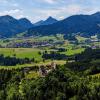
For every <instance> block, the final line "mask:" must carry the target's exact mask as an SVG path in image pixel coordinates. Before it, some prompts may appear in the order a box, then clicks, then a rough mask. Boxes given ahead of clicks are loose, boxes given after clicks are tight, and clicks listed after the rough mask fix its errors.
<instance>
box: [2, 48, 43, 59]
mask: <svg viewBox="0 0 100 100" xmlns="http://www.w3.org/2000/svg"><path fill="white" fill-rule="evenodd" d="M39 51H41V50H40V49H35V48H0V54H3V55H4V56H10V57H12V56H14V55H16V57H17V58H35V60H37V61H41V60H42V57H41V55H39V53H38V52H39Z"/></svg>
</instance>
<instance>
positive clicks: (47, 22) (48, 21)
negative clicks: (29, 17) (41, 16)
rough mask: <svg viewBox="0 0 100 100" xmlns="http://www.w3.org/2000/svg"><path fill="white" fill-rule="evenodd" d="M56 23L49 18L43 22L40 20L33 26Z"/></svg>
mask: <svg viewBox="0 0 100 100" xmlns="http://www.w3.org/2000/svg"><path fill="white" fill-rule="evenodd" d="M56 22H58V21H57V20H56V19H54V18H52V17H51V16H50V17H48V18H47V19H46V20H45V21H43V20H41V21H39V22H37V23H35V24H34V25H35V26H41V25H50V24H54V23H56Z"/></svg>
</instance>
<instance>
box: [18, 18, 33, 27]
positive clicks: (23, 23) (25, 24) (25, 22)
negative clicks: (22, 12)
mask: <svg viewBox="0 0 100 100" xmlns="http://www.w3.org/2000/svg"><path fill="white" fill-rule="evenodd" d="M19 23H20V25H21V26H23V27H24V28H25V29H29V28H32V27H33V24H32V23H31V22H30V21H29V20H28V19H26V18H21V19H19Z"/></svg>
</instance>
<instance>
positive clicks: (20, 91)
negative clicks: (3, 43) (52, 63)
mask: <svg viewBox="0 0 100 100" xmlns="http://www.w3.org/2000/svg"><path fill="white" fill-rule="evenodd" d="M97 53H98V54H97ZM99 53H100V49H96V50H92V49H90V48H88V49H86V50H85V51H84V52H83V53H82V54H77V55H76V61H75V62H71V63H68V62H67V61H66V64H64V65H57V67H56V69H54V70H53V71H51V72H49V73H48V74H47V75H46V76H45V77H41V76H37V77H32V78H26V74H27V73H26V72H25V71H24V69H23V68H22V69H10V70H7V69H0V100H99V99H100V74H99V73H100V66H99V65H100V61H99V60H100V56H99ZM96 54H97V55H96ZM94 55H95V56H94ZM77 58H83V60H82V61H81V60H80V59H77ZM84 58H86V59H84ZM30 70H31V71H33V70H34V71H38V67H35V68H34V69H30Z"/></svg>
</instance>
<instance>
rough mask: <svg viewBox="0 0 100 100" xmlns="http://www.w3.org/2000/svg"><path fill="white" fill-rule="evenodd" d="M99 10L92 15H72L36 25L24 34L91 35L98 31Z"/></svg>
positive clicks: (99, 29)
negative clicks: (49, 23)
mask: <svg viewBox="0 0 100 100" xmlns="http://www.w3.org/2000/svg"><path fill="white" fill-rule="evenodd" d="M99 24H100V12H97V13H95V14H92V15H74V16H71V17H68V18H66V19H64V20H61V21H58V22H56V23H54V24H52V25H46V26H38V27H34V28H31V29H29V30H28V31H27V32H26V36H28V35H33V34H37V33H38V34H41V35H51V34H57V33H62V34H71V33H81V35H84V36H91V35H94V34H96V33H100V25H99Z"/></svg>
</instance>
